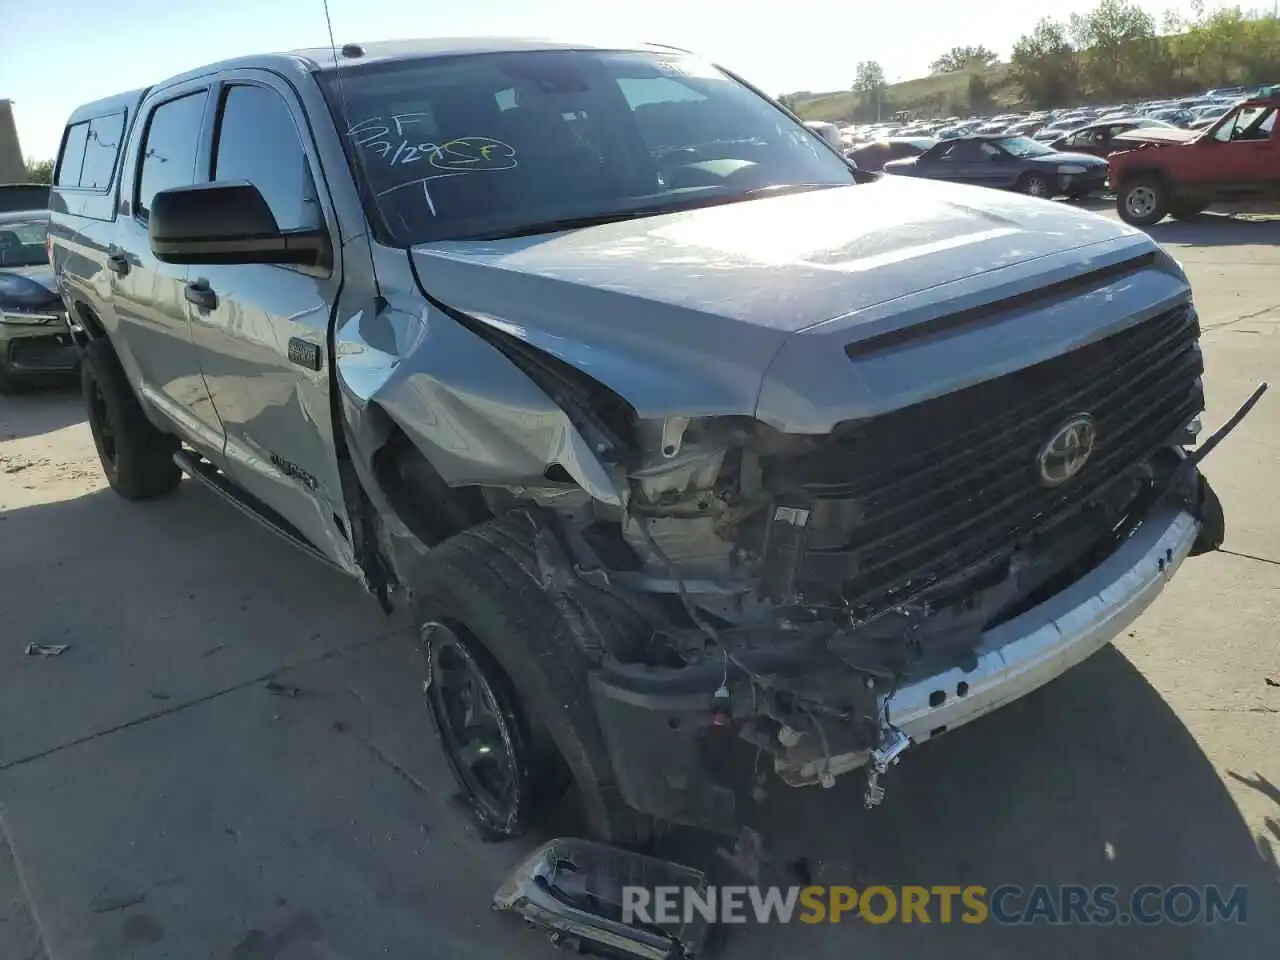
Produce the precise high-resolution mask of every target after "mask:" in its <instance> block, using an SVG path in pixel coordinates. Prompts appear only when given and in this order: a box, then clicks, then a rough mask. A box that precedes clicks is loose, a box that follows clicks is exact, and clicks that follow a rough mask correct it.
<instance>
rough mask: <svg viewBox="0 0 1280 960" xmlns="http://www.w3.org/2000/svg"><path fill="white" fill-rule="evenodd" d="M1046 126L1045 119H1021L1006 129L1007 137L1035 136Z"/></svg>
mask: <svg viewBox="0 0 1280 960" xmlns="http://www.w3.org/2000/svg"><path fill="white" fill-rule="evenodd" d="M1043 126H1044V121H1043V120H1019V121H1018V122H1017V123H1011V124H1010V125H1009V126H1008V127H1006V128H1005V130H1004V135H1005V136H1006V137H1033V136H1035V134H1036V131H1037V130H1039V129H1040V128H1041V127H1043Z"/></svg>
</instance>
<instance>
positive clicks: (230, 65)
mask: <svg viewBox="0 0 1280 960" xmlns="http://www.w3.org/2000/svg"><path fill="white" fill-rule="evenodd" d="M353 46H354V47H359V48H360V51H361V52H360V54H359V55H357V56H344V55H343V53H342V51H343V50H344V49H348V48H350V47H353ZM538 50H651V51H665V52H668V53H688V52H689V51H687V50H683V49H681V48H679V47H671V46H666V45H664V44H657V43H620V44H611V45H602V44H598V43H580V42H571V41H567V40H548V39H538V38H532V37H431V38H426V39H418V40H379V41H376V42H373V43H350V44H341V45H339V46H338V50H337V55H336V56H335V52H334V50H333V48H331V47H304V48H302V49H299V50H288V51H282V52H279V53H266V54H256V55H251V56H246V57H235V58H233V59H230V60H221V61H218V62H217V63H209V64H205V65H204V66H202V67H196V68H195V69H192V70H187V71H185V72H184V73H181V74H178V75H177V76H173V77H168V78H165V79H164V80H163V81H161V82H163V83H164V85H166V86H168V85H169V84H171V83H179V82H182V81H184V80H190V79H195V78H196V77H200V76H203V75H205V74H208V73H213V72H216V71H222V70H232V69H260V70H273V71H276V72H278V73H282V74H285V75H288V74H290V73H296V72H298V71H299V70H301V71H304V72H306V73H317V72H319V73H324V72H328V71H331V70H337V69H341V68H348V67H360V66H364V65H366V64H370V63H386V62H391V61H395V60H420V59H423V58H427V57H455V56H462V55H466V54H476V53H522V52H530V51H538Z"/></svg>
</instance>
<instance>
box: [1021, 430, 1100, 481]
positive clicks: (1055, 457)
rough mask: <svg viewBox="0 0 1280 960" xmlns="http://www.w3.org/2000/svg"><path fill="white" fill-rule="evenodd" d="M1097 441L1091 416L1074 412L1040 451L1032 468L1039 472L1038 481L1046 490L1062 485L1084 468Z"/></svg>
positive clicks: (1096, 433)
mask: <svg viewBox="0 0 1280 960" xmlns="http://www.w3.org/2000/svg"><path fill="white" fill-rule="evenodd" d="M1097 440H1098V428H1097V425H1096V424H1095V423H1094V421H1093V417H1091V416H1089V415H1088V414H1087V413H1078V414H1076V415H1075V416H1074V417H1072V418H1071V419H1070V420H1068V421H1067V422H1066V423H1064V424H1063V425H1062V426H1061V427H1059V428H1058V431H1057V432H1056V433H1055V434H1054V435H1053V436H1052V437H1051V438H1050V439H1049V442H1048V443H1046V444H1045V445H1044V446H1043V447H1041V449H1040V455H1039V456H1038V457H1036V466H1037V467H1039V469H1040V482H1041V483H1043V484H1044V485H1045V486H1047V487H1057V486H1061V485H1062V484H1064V483H1066V482H1067V481H1068V480H1070V479H1071V478H1072V477H1074V476H1075V475H1076V474H1077V473H1079V472H1080V471H1081V470H1083V469H1084V465H1085V464H1086V463H1088V461H1089V457H1090V455H1091V454H1092V453H1093V448H1094V445H1095V444H1096V443H1097Z"/></svg>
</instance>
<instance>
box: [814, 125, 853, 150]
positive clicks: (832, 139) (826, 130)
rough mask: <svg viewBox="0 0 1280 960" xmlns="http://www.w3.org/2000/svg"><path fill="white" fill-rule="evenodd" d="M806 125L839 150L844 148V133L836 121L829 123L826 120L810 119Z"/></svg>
mask: <svg viewBox="0 0 1280 960" xmlns="http://www.w3.org/2000/svg"><path fill="white" fill-rule="evenodd" d="M805 126H806V127H808V128H809V129H810V130H812V131H813V132H814V133H816V134H817V135H818V136H820V137H821V138H822V139H823V140H825V141H827V143H829V144H831V146H833V147H835V148H836V149H837V150H841V151H843V150H844V143H843V141H842V139H841V138H842V136H843V135H842V134H841V133H840V128H839V127H838V126H836V125H835V124H834V123H829V122H827V121H826V120H809V121H807V122H806V123H805Z"/></svg>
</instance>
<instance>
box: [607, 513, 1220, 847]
mask: <svg viewBox="0 0 1280 960" xmlns="http://www.w3.org/2000/svg"><path fill="white" fill-rule="evenodd" d="M1200 528H1201V524H1200V522H1199V521H1198V520H1197V519H1196V518H1195V517H1194V516H1193V515H1192V513H1191V512H1190V511H1189V510H1188V509H1187V507H1186V505H1184V504H1183V503H1181V502H1179V501H1178V500H1176V499H1175V498H1172V497H1166V498H1165V499H1164V500H1162V501H1161V502H1159V503H1157V504H1155V505H1153V506H1152V508H1151V509H1150V512H1149V513H1148V514H1147V516H1146V517H1145V518H1144V519H1143V520H1142V521H1141V523H1140V524H1139V525H1138V527H1137V528H1136V529H1135V530H1134V531H1133V532H1132V533H1131V534H1130V535H1129V536H1128V538H1127V539H1125V540H1124V541H1123V542H1122V543H1121V544H1120V545H1119V547H1118V548H1116V549H1115V551H1114V552H1112V553H1111V555H1110V556H1108V557H1107V558H1106V559H1105V560H1103V561H1102V562H1101V563H1099V564H1098V565H1097V566H1095V567H1093V568H1092V569H1091V570H1089V571H1088V572H1087V573H1085V574H1084V575H1083V576H1081V577H1080V579H1078V580H1076V581H1075V582H1073V583H1072V584H1070V585H1069V586H1067V587H1065V588H1064V589H1063V590H1061V591H1059V592H1058V593H1056V594H1054V595H1053V596H1051V597H1050V598H1048V599H1047V600H1045V601H1044V602H1042V603H1040V604H1039V605H1037V606H1035V607H1032V608H1031V609H1029V610H1027V611H1026V612H1025V613H1022V614H1021V615H1019V616H1017V617H1014V618H1013V619H1011V620H1008V621H1006V622H1004V623H1001V624H999V625H998V626H995V627H993V628H991V629H990V630H988V631H986V632H985V633H984V634H983V637H982V640H981V642H980V643H979V645H978V647H977V649H976V650H975V651H974V653H975V656H974V658H972V659H971V660H970V662H969V663H967V664H966V665H965V666H964V667H963V668H962V667H952V668H949V669H945V670H943V671H941V672H939V673H936V674H934V675H930V676H925V677H912V678H908V679H907V680H906V681H905V682H904V683H902V684H900V685H899V686H898V687H897V689H896V690H895V691H894V692H893V693H892V694H891V695H889V696H888V697H887V698H881V700H880V703H881V706H882V707H883V708H884V711H885V714H886V716H887V718H888V720H889V722H890V723H892V724H893V725H894V726H895V727H897V728H898V729H899V730H901V731H902V732H903V733H905V734H906V735H907V736H908V737H910V739H911V740H912V741H914V742H916V743H921V742H924V741H926V740H929V739H931V738H933V737H935V736H938V735H939V734H941V733H943V732H946V731H949V730H954V729H955V728H956V727H959V726H963V725H964V724H966V723H969V722H970V721H972V720H976V719H977V718H978V717H981V716H983V715H985V714H987V713H990V712H992V711H993V710H995V709H996V708H998V707H1001V706H1003V705H1004V704H1006V703H1009V702H1011V701H1013V700H1016V699H1018V698H1019V697H1023V696H1025V695H1026V694H1028V693H1030V692H1032V691H1033V690H1035V689H1036V688H1038V687H1040V686H1042V685H1044V684H1045V683H1048V682H1049V681H1050V680H1053V679H1054V678H1056V677H1058V676H1060V675H1062V674H1063V673H1065V672H1066V671H1067V670H1068V669H1070V668H1071V667H1072V666H1074V665H1076V664H1077V663H1079V662H1081V661H1082V660H1084V659H1085V658H1087V657H1089V656H1090V655H1092V654H1093V653H1095V652H1097V651H1098V650H1099V649H1100V648H1101V647H1103V646H1105V645H1106V644H1107V643H1108V642H1109V641H1110V640H1112V639H1113V638H1114V637H1115V636H1117V635H1118V634H1119V633H1121V632H1122V631H1123V630H1124V629H1125V628H1126V627H1127V626H1128V625H1129V624H1130V623H1131V622H1132V621H1133V620H1135V619H1136V618H1137V617H1138V616H1139V615H1140V614H1141V613H1142V612H1143V611H1144V610H1145V609H1146V608H1147V607H1148V606H1149V605H1150V604H1151V602H1152V601H1153V600H1154V599H1155V598H1156V597H1157V596H1158V595H1159V594H1160V592H1161V591H1162V590H1163V589H1164V585H1165V584H1166V583H1167V582H1168V580H1169V578H1170V577H1171V576H1172V575H1173V573H1174V572H1175V571H1176V570H1177V568H1178V566H1179V565H1180V564H1181V563H1182V561H1183V560H1184V559H1185V558H1186V557H1187V556H1188V554H1190V553H1191V552H1192V549H1193V547H1194V546H1195V544H1196V541H1197V537H1198V536H1199V533H1200ZM653 673H654V672H653V671H652V670H650V671H647V672H646V674H644V675H642V674H640V673H638V672H635V671H627V670H625V669H624V670H617V671H602V672H601V673H600V674H598V675H596V676H595V677H594V678H593V683H592V692H593V695H594V697H595V703H596V707H597V712H598V715H599V717H600V722H601V727H602V730H603V733H604V736H605V740H606V742H607V744H608V746H609V750H610V754H611V756H612V758H613V765H614V772H615V775H616V777H617V780H618V784H619V788H620V789H621V791H622V794H623V796H624V798H625V799H626V800H627V801H628V803H630V804H631V805H632V806H634V807H636V808H637V809H639V810H641V811H643V812H646V813H649V814H651V815H653V816H657V817H660V818H663V819H667V820H673V821H675V822H680V823H686V824H690V825H694V826H701V827H705V828H707V829H711V830H716V831H719V832H734V831H736V830H737V829H738V828H739V827H740V826H741V812H742V809H743V807H744V806H746V802H747V796H746V790H747V789H749V784H744V783H741V782H736V781H737V780H738V779H739V778H737V777H734V776H732V775H729V776H718V775H715V774H712V773H711V768H712V767H713V766H714V764H712V763H708V757H709V756H710V755H711V754H713V753H714V752H715V747H714V743H715V742H716V739H717V737H723V735H724V731H723V728H722V727H716V726H715V725H714V723H713V721H712V719H711V717H710V715H709V710H708V707H709V696H708V690H707V688H706V687H705V685H704V686H702V688H701V689H700V690H695V689H692V688H691V687H690V686H689V685H688V684H683V683H680V682H678V681H677V680H676V679H675V678H674V677H669V678H667V682H665V683H664V682H662V681H661V679H660V678H655V677H654V676H653ZM735 713H736V711H735ZM826 739H827V738H826V735H824V736H823V740H826ZM818 741H819V737H817V736H815V735H814V734H813V733H811V732H810V733H807V734H805V735H804V736H803V737H802V738H801V739H800V740H799V741H798V742H796V743H794V744H792V745H791V748H789V750H788V752H787V756H786V757H784V758H778V757H775V761H774V762H775V770H776V771H777V772H778V774H779V775H780V776H781V777H782V778H783V779H784V780H785V781H786V782H788V783H791V784H793V785H804V784H809V783H819V782H821V783H824V784H827V785H830V783H831V777H834V776H837V775H839V774H842V773H846V772H848V771H850V770H854V769H856V768H858V767H861V766H863V765H865V764H866V763H867V762H868V760H869V758H870V752H869V751H868V750H866V749H857V750H853V751H846V752H838V751H836V750H832V751H828V749H827V743H825V742H822V743H819V742H818ZM721 742H723V741H721ZM832 742H834V738H832Z"/></svg>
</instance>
